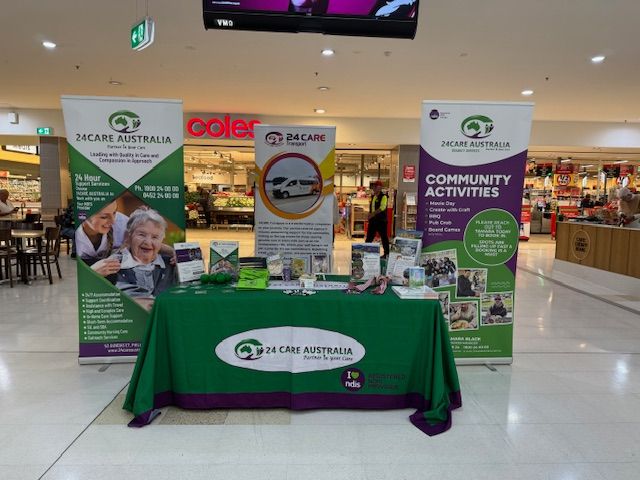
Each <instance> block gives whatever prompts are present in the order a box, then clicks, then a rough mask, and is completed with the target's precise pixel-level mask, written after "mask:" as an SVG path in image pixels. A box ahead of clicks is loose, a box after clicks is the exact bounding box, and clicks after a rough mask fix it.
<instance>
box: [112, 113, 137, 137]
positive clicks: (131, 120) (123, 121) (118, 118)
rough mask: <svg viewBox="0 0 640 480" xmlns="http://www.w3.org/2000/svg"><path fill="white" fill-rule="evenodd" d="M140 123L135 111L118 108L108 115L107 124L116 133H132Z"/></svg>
mask: <svg viewBox="0 0 640 480" xmlns="http://www.w3.org/2000/svg"><path fill="white" fill-rule="evenodd" d="M141 125H142V120H140V117H139V116H138V114H137V113H133V112H130V111H129V110H118V111H117V112H113V113H112V114H111V115H110V116H109V126H110V127H111V129H112V130H115V131H116V132H118V133H133V132H135V131H137V130H138V129H139V128H140V126H141Z"/></svg>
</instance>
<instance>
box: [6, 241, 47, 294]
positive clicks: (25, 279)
mask: <svg viewBox="0 0 640 480" xmlns="http://www.w3.org/2000/svg"><path fill="white" fill-rule="evenodd" d="M11 237H13V238H15V239H16V240H17V242H16V244H17V247H18V261H19V262H20V271H21V272H22V281H23V282H24V283H25V284H28V283H29V276H28V275H27V259H26V258H25V257H24V255H23V254H22V251H23V248H24V246H23V245H22V241H23V240H36V242H37V245H38V248H40V242H41V241H42V238H43V237H44V230H20V229H12V230H11Z"/></svg>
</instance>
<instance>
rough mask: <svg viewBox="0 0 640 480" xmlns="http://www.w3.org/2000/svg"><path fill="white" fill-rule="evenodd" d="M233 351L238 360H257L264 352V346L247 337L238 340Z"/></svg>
mask: <svg viewBox="0 0 640 480" xmlns="http://www.w3.org/2000/svg"><path fill="white" fill-rule="evenodd" d="M234 352H235V354H236V357H238V358H239V359H240V360H257V359H259V358H260V357H262V355H263V354H264V346H263V345H262V343H260V342H259V341H258V340H256V339H254V338H247V339H246V340H241V341H239V342H238V344H237V345H236V347H235V349H234Z"/></svg>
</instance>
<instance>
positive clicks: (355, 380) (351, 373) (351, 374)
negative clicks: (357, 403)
mask: <svg viewBox="0 0 640 480" xmlns="http://www.w3.org/2000/svg"><path fill="white" fill-rule="evenodd" d="M340 382H341V383H342V386H343V387H344V388H346V389H347V390H349V391H350V392H357V391H358V390H360V389H361V388H362V387H364V373H362V370H358V369H357V368H348V369H347V370H345V371H344V372H342V375H341V376H340Z"/></svg>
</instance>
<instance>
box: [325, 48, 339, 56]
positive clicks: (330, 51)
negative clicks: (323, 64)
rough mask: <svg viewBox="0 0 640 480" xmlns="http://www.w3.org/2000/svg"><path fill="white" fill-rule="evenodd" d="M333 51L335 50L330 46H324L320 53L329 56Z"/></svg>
mask: <svg viewBox="0 0 640 480" xmlns="http://www.w3.org/2000/svg"><path fill="white" fill-rule="evenodd" d="M334 53H336V52H334V51H333V50H332V49H331V48H325V49H324V50H322V55H324V56H325V57H330V56H331V55H333V54H334Z"/></svg>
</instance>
